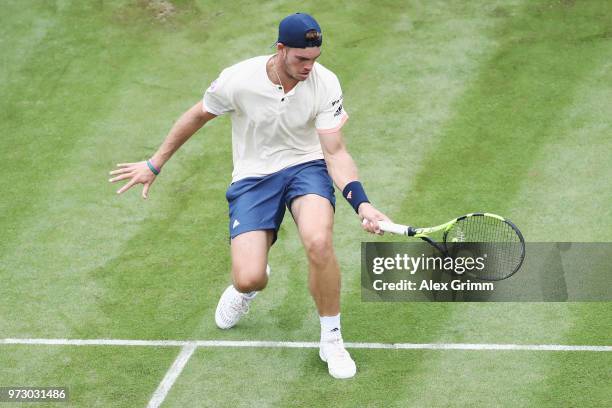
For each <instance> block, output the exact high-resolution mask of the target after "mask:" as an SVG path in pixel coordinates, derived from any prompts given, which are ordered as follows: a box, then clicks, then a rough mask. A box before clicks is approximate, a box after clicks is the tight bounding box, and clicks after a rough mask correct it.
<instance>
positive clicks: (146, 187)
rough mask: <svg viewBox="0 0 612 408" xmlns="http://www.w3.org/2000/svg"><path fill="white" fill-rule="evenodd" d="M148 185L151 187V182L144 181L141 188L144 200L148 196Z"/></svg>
mask: <svg viewBox="0 0 612 408" xmlns="http://www.w3.org/2000/svg"><path fill="white" fill-rule="evenodd" d="M149 187H151V183H146V184H145V185H144V187H143V188H142V198H144V199H145V200H146V199H147V198H149Z"/></svg>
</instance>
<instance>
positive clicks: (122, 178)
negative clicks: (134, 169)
mask: <svg viewBox="0 0 612 408" xmlns="http://www.w3.org/2000/svg"><path fill="white" fill-rule="evenodd" d="M130 177H132V173H123V174H121V175H120V176H117V177H113V178H110V179H108V181H110V182H111V183H116V182H117V181H120V180H125V179H128V178H130Z"/></svg>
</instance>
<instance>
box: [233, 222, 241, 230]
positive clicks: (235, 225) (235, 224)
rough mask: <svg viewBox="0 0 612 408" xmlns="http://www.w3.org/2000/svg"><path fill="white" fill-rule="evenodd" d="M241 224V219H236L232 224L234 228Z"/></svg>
mask: <svg viewBox="0 0 612 408" xmlns="http://www.w3.org/2000/svg"><path fill="white" fill-rule="evenodd" d="M239 225H240V221H238V220H234V223H233V224H232V229H234V228H236V227H237V226H239Z"/></svg>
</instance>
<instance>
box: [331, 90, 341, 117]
mask: <svg viewBox="0 0 612 408" xmlns="http://www.w3.org/2000/svg"><path fill="white" fill-rule="evenodd" d="M342 97H343V95H340V97H339V98H338V99H336V100H335V101H332V108H333V107H334V106H336V105H338V108H337V109H336V111H335V112H334V117H336V116H338V115H341V114H342Z"/></svg>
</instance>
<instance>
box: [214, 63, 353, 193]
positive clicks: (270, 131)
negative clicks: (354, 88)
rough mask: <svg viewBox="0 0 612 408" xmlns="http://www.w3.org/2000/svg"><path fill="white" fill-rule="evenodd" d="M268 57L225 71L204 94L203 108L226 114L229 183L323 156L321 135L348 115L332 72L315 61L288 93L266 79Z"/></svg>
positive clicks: (340, 90) (329, 131) (332, 130)
mask: <svg viewBox="0 0 612 408" xmlns="http://www.w3.org/2000/svg"><path fill="white" fill-rule="evenodd" d="M271 57H272V56H271V55H264V56H260V57H255V58H251V59H248V60H245V61H242V62H239V63H238V64H236V65H233V66H231V67H229V68H226V69H224V70H223V71H222V72H221V74H220V75H219V77H218V78H217V79H216V80H215V81H213V83H212V84H211V85H210V87H209V88H208V89H207V90H206V92H205V93H204V110H205V111H208V112H210V113H212V114H214V115H222V114H224V113H228V112H229V113H230V115H231V118H232V150H233V160H234V171H233V172H232V182H234V181H237V180H240V179H242V178H245V177H259V176H265V175H268V174H271V173H274V172H277V171H279V170H282V169H284V168H286V167H290V166H294V165H296V164H300V163H305V162H308V161H311V160H316V159H322V158H323V151H322V150H321V143H320V141H319V135H324V134H326V133H333V132H335V131H337V130H339V129H340V128H341V127H342V126H343V125H344V123H345V122H346V120H347V119H348V114H347V113H346V112H345V111H344V109H343V106H342V89H341V88H340V82H339V81H338V78H337V77H336V75H335V74H334V73H333V72H331V71H330V70H328V69H327V68H325V67H324V66H322V65H321V64H319V63H316V62H315V64H314V67H313V69H312V71H311V72H310V74H309V75H308V78H307V79H306V80H305V81H300V82H298V84H297V85H296V86H295V87H294V88H293V89H292V90H291V91H290V92H289V93H287V94H284V92H283V90H282V88H280V86H279V85H275V84H274V83H273V82H272V81H270V79H269V78H268V74H267V72H266V63H267V61H268V60H269V59H270V58H271Z"/></svg>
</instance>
